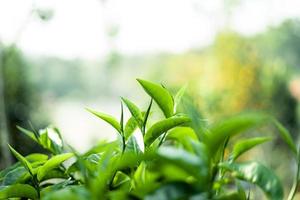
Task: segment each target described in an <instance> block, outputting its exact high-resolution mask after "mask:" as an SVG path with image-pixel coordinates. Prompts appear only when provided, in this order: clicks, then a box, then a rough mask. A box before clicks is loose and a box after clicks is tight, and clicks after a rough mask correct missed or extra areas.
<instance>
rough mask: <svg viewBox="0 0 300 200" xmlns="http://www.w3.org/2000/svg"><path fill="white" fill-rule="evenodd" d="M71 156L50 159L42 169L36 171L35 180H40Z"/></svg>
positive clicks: (64, 155)
mask: <svg viewBox="0 0 300 200" xmlns="http://www.w3.org/2000/svg"><path fill="white" fill-rule="evenodd" d="M72 156H73V153H65V154H60V155H56V156H53V157H52V158H50V159H49V160H48V161H47V162H46V163H45V164H44V165H43V166H42V167H40V168H39V169H38V172H37V178H38V180H42V179H43V177H44V176H45V175H46V174H47V173H48V172H49V171H50V170H52V169H53V168H55V167H57V166H59V165H60V164H61V163H62V162H64V161H65V160H68V159H69V158H71V157H72Z"/></svg>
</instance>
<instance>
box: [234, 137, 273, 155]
mask: <svg viewBox="0 0 300 200" xmlns="http://www.w3.org/2000/svg"><path fill="white" fill-rule="evenodd" d="M271 139H272V138H270V137H257V138H250V139H245V140H242V141H239V142H237V143H236V144H235V145H234V148H233V151H232V159H233V160H235V159H237V158H238V157H239V156H240V155H242V154H243V153H244V152H246V151H248V150H250V149H252V148H253V147H255V146H257V145H259V144H262V143H264V142H267V141H269V140H271Z"/></svg>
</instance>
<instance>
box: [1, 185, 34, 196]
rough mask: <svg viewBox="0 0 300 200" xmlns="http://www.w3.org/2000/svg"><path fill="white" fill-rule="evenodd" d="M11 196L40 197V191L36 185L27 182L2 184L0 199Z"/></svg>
mask: <svg viewBox="0 0 300 200" xmlns="http://www.w3.org/2000/svg"><path fill="white" fill-rule="evenodd" d="M9 198H29V199H38V193H37V191H36V190H35V188H34V187H32V186H30V185H27V184H15V185H9V186H0V199H9Z"/></svg>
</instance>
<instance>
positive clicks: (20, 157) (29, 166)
mask: <svg viewBox="0 0 300 200" xmlns="http://www.w3.org/2000/svg"><path fill="white" fill-rule="evenodd" d="M8 146H9V149H10V151H11V152H12V153H13V154H14V156H15V157H16V158H17V159H18V160H19V161H20V162H21V163H22V164H23V166H24V167H25V168H26V169H27V170H28V172H29V173H30V174H31V175H33V169H32V166H31V164H30V163H29V162H28V161H27V159H26V158H25V157H23V156H22V155H21V154H19V153H18V152H17V151H16V150H15V149H14V148H12V147H11V146H10V145H8Z"/></svg>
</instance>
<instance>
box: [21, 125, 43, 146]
mask: <svg viewBox="0 0 300 200" xmlns="http://www.w3.org/2000/svg"><path fill="white" fill-rule="evenodd" d="M17 129H18V130H19V131H21V132H22V133H24V134H25V135H27V136H28V137H30V138H31V139H32V140H33V141H35V142H38V135H37V134H35V133H34V132H32V131H29V130H27V129H25V128H22V127H20V126H17Z"/></svg>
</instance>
